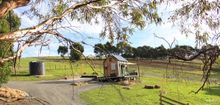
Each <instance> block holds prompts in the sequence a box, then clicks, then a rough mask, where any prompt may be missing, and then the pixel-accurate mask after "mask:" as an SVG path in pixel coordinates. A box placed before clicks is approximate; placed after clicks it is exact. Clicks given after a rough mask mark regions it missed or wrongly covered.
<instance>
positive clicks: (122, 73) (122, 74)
mask: <svg viewBox="0 0 220 105" xmlns="http://www.w3.org/2000/svg"><path fill="white" fill-rule="evenodd" d="M124 67H125V65H121V76H124Z"/></svg>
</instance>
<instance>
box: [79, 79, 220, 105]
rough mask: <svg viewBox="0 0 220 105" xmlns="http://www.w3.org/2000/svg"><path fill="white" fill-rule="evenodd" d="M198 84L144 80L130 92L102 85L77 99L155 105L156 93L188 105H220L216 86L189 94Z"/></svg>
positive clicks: (97, 104)
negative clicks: (149, 86)
mask: <svg viewBox="0 0 220 105" xmlns="http://www.w3.org/2000/svg"><path fill="white" fill-rule="evenodd" d="M156 84H157V85H160V86H161V89H144V86H145V85H156ZM199 86H200V84H199V83H198V82H190V81H182V80H179V79H165V78H158V77H144V78H142V81H141V83H137V84H135V85H132V86H131V89H130V90H127V89H123V86H121V85H117V84H114V85H105V86H103V87H102V88H98V89H94V90H91V91H86V92H83V93H82V94H81V95H80V96H81V98H82V99H84V100H86V102H88V104H89V105H105V104H106V103H108V105H119V104H120V105H159V94H160V92H163V93H164V95H165V96H167V97H170V98H172V99H175V100H178V101H180V102H184V103H189V105H218V104H219V103H220V98H219V95H220V91H219V89H220V88H219V85H209V87H210V88H209V87H206V88H205V89H204V90H203V91H201V92H200V93H199V94H196V95H195V94H192V93H191V91H194V89H195V88H198V87H199Z"/></svg>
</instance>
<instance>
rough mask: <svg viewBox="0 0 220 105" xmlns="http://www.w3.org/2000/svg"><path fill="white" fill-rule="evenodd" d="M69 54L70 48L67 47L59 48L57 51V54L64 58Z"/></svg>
mask: <svg viewBox="0 0 220 105" xmlns="http://www.w3.org/2000/svg"><path fill="white" fill-rule="evenodd" d="M67 52H68V47H66V46H59V48H58V49H57V53H58V54H60V56H61V57H63V58H64V55H65V54H66V53H67Z"/></svg>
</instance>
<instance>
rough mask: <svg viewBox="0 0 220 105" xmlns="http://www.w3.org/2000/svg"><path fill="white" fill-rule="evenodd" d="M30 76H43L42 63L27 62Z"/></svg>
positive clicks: (43, 68)
mask: <svg viewBox="0 0 220 105" xmlns="http://www.w3.org/2000/svg"><path fill="white" fill-rule="evenodd" d="M29 72H30V75H45V67H44V63H43V62H40V61H32V62H29Z"/></svg>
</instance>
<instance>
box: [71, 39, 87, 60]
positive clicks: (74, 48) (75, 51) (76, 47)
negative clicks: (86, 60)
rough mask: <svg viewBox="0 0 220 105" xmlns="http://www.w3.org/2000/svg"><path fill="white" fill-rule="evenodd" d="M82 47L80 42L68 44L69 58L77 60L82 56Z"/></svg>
mask: <svg viewBox="0 0 220 105" xmlns="http://www.w3.org/2000/svg"><path fill="white" fill-rule="evenodd" d="M83 52H84V47H83V46H82V45H81V44H80V43H74V44H72V45H71V46H70V60H71V61H79V60H80V59H81V58H82V53H83Z"/></svg>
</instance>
